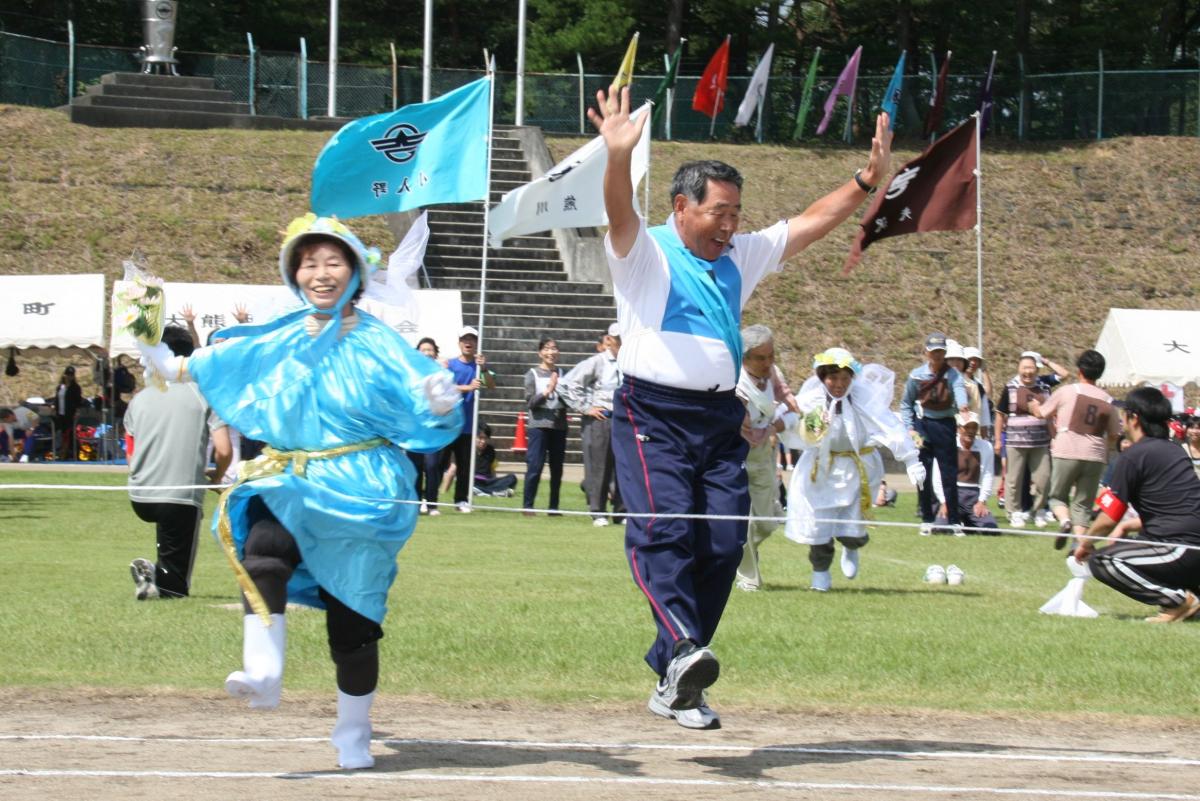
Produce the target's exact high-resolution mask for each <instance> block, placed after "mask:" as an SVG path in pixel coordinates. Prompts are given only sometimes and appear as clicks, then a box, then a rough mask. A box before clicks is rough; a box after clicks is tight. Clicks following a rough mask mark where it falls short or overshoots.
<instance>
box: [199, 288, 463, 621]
mask: <svg viewBox="0 0 1200 801" xmlns="http://www.w3.org/2000/svg"><path fill="white" fill-rule="evenodd" d="M355 314H357V315H358V317H359V323H358V326H357V327H355V328H354V329H353V330H351V331H350V332H349V333H348V334H346V335H345V336H343V337H333V336H324V335H322V336H318V337H315V338H314V337H311V336H310V335H309V334H308V333H307V332H306V331H305V327H304V315H297V314H295V313H293V314H292V315H288V316H289V317H290V318H291V319H290V321H287V322H286V324H283V325H281V326H280V327H278V328H275V329H274V330H267V331H266V332H265V333H257V331H256V333H257V335H254V336H237V335H236V333H237V332H236V330H234V331H231V332H230V333H231V334H234V338H231V339H227V340H225V341H224V342H220V343H218V344H217V345H214V346H212V347H208V348H201V349H199V350H197V351H196V352H195V353H194V354H193V355H192V356H191V357H189V359H188V363H187V370H188V372H189V373H190V374H191V376H192V377H193V379H194V380H195V381H196V383H197V384H198V385H199V388H200V391H201V392H202V393H203V394H204V397H205V398H206V399H207V400H208V402H209V404H210V405H211V406H212V408H213V411H215V412H216V413H217V414H218V415H219V416H220V417H221V419H222V420H224V421H225V422H227V423H228V424H229V425H230V426H232V427H233V428H234V429H236V430H238V431H240V432H241V433H242V434H244V435H245V436H247V437H250V438H251V439H258V440H262V441H264V442H266V443H267V444H268V445H270V446H271V447H273V448H276V449H278V450H306V451H315V450H323V449H326V448H334V447H337V446H340V445H350V444H354V443H358V442H362V441H364V440H368V439H371V438H373V437H383V438H385V439H387V440H388V441H389V442H390V443H391V444H390V445H382V446H379V447H376V448H371V449H369V450H363V451H356V452H353V453H349V454H345V455H343V456H337V457H334V458H331V459H312V460H309V461H308V463H307V467H306V475H305V477H301V476H297V475H294V474H293V472H292V467H291V466H289V467H288V468H287V470H286V471H285V472H284V473H283V474H281V475H277V476H271V477H268V478H264V479H259V480H257V481H251V482H247V483H245V484H242V485H241V486H240V487H238V488H237V490H235V491H234V494H233V496H231V497H230V499H229V502H228V510H229V517H230V522H231V524H232V527H233V534H234V541H235V542H236V543H237V548H238V556H239V558H241V557H242V556H243V555H244V554H243V548H244V545H245V541H246V536H247V534H248V533H249V526H248V520H247V516H246V511H247V504H248V502H249V501H250V499H251V498H252V497H254V496H256V495H257V496H259V497H260V498H262V500H263V501H264V502H265V503H266V505H267V507H268V508H269V509H270V510H271V512H272V513H273V514H274V515H275V516H276V517H277V518H278V519H279V522H280V523H281V524H282V525H283V526H284V528H286V529H287V530H288V531H289V532H290V533H291V534H292V536H293V537H294V538H295V540H296V544H297V546H298V547H299V549H300V554H301V557H302V560H303V561H302V563H301V564H300V566H299V567H298V568H297V570H296V572H295V573H294V574H293V576H292V578H291V580H290V581H289V582H288V598H289V599H290V600H292V601H295V602H298V603H302V604H306V605H309V606H315V607H318V608H322V607H323V606H324V605H323V604H322V603H321V601H320V599H319V598H318V595H317V588H318V587H324V588H325V590H326V591H327V592H329V593H330V594H332V595H333V596H334V597H335V598H337V599H338V600H340V601H341V602H342V603H344V604H346V605H347V606H349V607H350V608H351V609H353V610H354V611H356V612H358V613H359V614H361V615H363V616H364V617H367V618H370V619H371V620H373V621H375V622H377V623H380V622H382V621H383V618H384V615H385V614H386V613H387V594H388V589H389V588H390V587H391V585H392V581H393V580H395V578H396V557H397V555H398V554H399V552H400V549H401V548H402V547H404V543H405V542H407V541H408V538H409V537H410V536H411V535H412V531H413V528H414V527H415V526H416V520H417V507H416V505H415V504H405V503H401V504H397V503H393V502H392V501H393V500H395V499H401V500H415V499H416V493H415V492H414V490H413V477H414V471H413V467H412V462H411V461H409V459H408V457H407V456H406V455H405V453H404V451H406V450H412V451H417V452H433V451H437V450H439V449H441V448H443V447H445V446H446V445H447V444H449V443H450V442H452V441H453V440H454V439H455V438H456V437H457V436H458V434H459V432H460V430H461V429H462V413H461V411H460V410H459V409H458V408H455V409H454V410H452V411H451V412H450V413H449V414H446V415H435V414H433V413H432V412H431V411H430V409H429V403H428V401H427V399H426V397H425V394H424V391H423V387H422V382H423V381H424V379H425V378H426V377H427V376H429V375H430V374H431V373H434V372H436V371H438V370H440V369H443V368H441V367H439V365H438V364H437V363H436V362H435V361H434V360H432V359H430V358H428V357H426V356H424V355H423V354H421V353H418V352H417V351H416V350H414V349H413V348H412V347H411V346H410V345H409V344H408V343H407V342H405V341H404V340H403V338H401V337H400V335H399V334H397V333H396V332H395V331H393V330H392V329H391V328H389V327H388V326H387V325H385V324H384V323H382V322H381V321H379V320H378V319H377V318H375V317H372V316H371V315H369V314H367V313H366V312H363V311H355ZM281 322H283V320H282V319H281ZM264 328H266V326H264ZM258 330H261V329H258ZM325 333H331V332H325ZM213 532H214V534H215V532H216V520H215V519H214V520H213Z"/></svg>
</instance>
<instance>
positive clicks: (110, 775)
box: [0, 769, 1200, 801]
mask: <svg viewBox="0 0 1200 801" xmlns="http://www.w3.org/2000/svg"><path fill="white" fill-rule="evenodd" d="M3 777H26V778H56V779H63V778H82V779H93V778H95V779H287V780H292V781H295V780H307V779H312V780H322V779H333V780H336V781H342V782H344V781H365V782H458V783H491V784H505V783H511V784H598V785H634V786H639V785H640V786H659V787H664V786H673V787H726V788H757V789H761V790H855V791H860V792H861V791H873V792H882V793H897V792H906V793H941V794H951V793H974V794H986V795H998V796H1007V795H1017V796H1038V797H1045V798H1097V799H1164V800H1165V801H1200V795H1191V794H1185V793H1143V792H1128V791H1119V790H1066V789H1063V790H1056V789H1053V788H1046V787H984V786H962V785H940V784H875V783H860V782H800V781H789V780H785V779H682V778H681V779H668V778H655V777H650V776H530V775H522V774H507V775H506V774H487V773H458V774H450V773H384V772H374V773H372V772H365V771H355V772H348V771H336V772H315V773H281V772H270V771H244V772H243V771H184V770H19V769H18V770H11V769H9V770H0V778H3Z"/></svg>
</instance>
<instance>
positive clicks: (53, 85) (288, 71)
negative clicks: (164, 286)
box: [0, 32, 1200, 142]
mask: <svg viewBox="0 0 1200 801" xmlns="http://www.w3.org/2000/svg"><path fill="white" fill-rule="evenodd" d="M177 57H178V59H179V62H180V63H179V71H180V73H181V74H184V75H195V76H202V77H210V78H212V79H213V81H214V84H215V86H216V88H218V89H225V90H228V91H229V92H231V93H232V95H233V99H234V100H235V101H237V102H241V103H249V102H251V100H253V104H254V113H256V114H267V115H272V116H279V117H312V116H325V115H327V114H328V112H329V109H328V98H329V67H328V64H326V63H323V62H317V61H305V60H304V59H302V58H301V56H300V55H299V54H298V53H265V52H262V51H259V50H255V51H254V53H253V54H252V55H251V54H247V55H229V54H212V53H179V54H177ZM70 61H71V46H70V45H69V44H67V43H65V42H54V41H49V40H45V39H34V38H30V37H27V36H19V35H16V34H10V33H5V32H0V102H4V103H16V104H21V105H32V106H60V105H64V104H66V103H67V102H69V100H70V98H71V97H73V96H75V95H78V94H80V93H82V92H84V91H86V88H87V86H88V85H89V84H92V83H97V82H99V80H100V76H102V75H104V74H105V73H109V72H135V71H137V70H139V69H140V63H139V61H138V58H137V51H136V50H133V49H127V48H113V47H98V46H95V45H79V46H76V47H75V48H74V73H73V77H74V86H70V83H71V77H72V73H71V66H70ZM251 76H253V86H252V85H251ZM482 76H483V71H482V70H469V69H436V70H434V71H433V75H432V76H431V91H432V94H433V96H435V97H436V96H438V95H441V94H444V93H445V92H448V91H450V90H451V89H455V88H457V87H459V86H462V85H463V84H465V83H468V82H470V81H473V80H475V79H477V78H480V77H482ZM661 78H662V76H659V75H645V76H640V77H637V78H635V80H634V83H633V96H634V99H635V103H640V102H641V101H642V100H643V99H649V98H651V97H653V96H654V93H655V90H656V89H657V88H658V85H659V83H660V81H661ZM890 78H891V74H890V73H888V74H886V75H859V78H858V86H857V90H856V93H855V99H854V106H853V110H852V112H851V118H850V119H849V121H847V116H848V113H847V109H848V104H847V102H846V100H845V99H839V101H838V103H837V105H836V107H835V109H834V113H833V116H832V119H831V121H830V124H829V128H828V130H827V131H826V134H825V136H826V138H829V139H833V140H837V139H840V138H843V137H846V136H848V137H849V138H850V139H861V138H865V137H869V136H870V135H871V133H872V132H873V130H874V124H873V115H874V111H875V109H877V108H878V106H879V101H880V99H881V98H882V96H883V93H884V91H885V89H886V87H887V84H888V81H889V80H890ZM836 79H837V76H836V75H827V76H822V77H819V78H818V79H817V81H816V85H815V87H814V90H813V102H812V108H811V109H810V111H809V113H808V115H807V118H806V122H805V126H804V130H803V131H802V132H800V134H801V136H800V137H797V135H796V134H797V132H796V130H795V128H796V114H797V111H798V110H799V103H800V97H801V94H802V92H803V89H804V77H803V76H802V75H795V76H794V75H778V76H774V77H772V78H771V80H770V83H769V84H768V90H767V95H766V101H765V103H764V107H763V115H762V138H763V141H767V142H785V141H792V140H794V139H796V138H812V137H814V136H815V135H816V133H815V132H816V128H817V125H818V123H819V122H820V120H821V117H822V115H823V108H822V106H823V104H824V101H825V98H826V97H827V96H828V94H829V92H830V91H831V90H832V88H833V85H834V82H835V81H836ZM611 80H612V76H611V75H608V74H583V75H580V74H579V73H573V74H571V73H558V74H545V73H531V74H526V76H525V82H524V92H523V94H524V123H525V124H526V125H537V126H540V127H541V128H543V129H544V130H545V131H546V132H548V133H587V132H588V131H589V130H590V128H589V126H588V123H587V121H586V120H585V119H584V117H583V108H584V107H585V105H586V104H588V103H592V102H594V99H595V96H596V91H597V90H599V89H602V88H606V87H607V86H608V84H609V82H610V81H611ZM699 80H700V78H699V76H696V75H681V76H679V78H678V80H677V82H676V84H675V90H674V92H673V101H672V102H671V104H670V108H669V110H670V114H669V115H667V117H668V118H667V120H665V121H664V122H663V123H660V125H659V126H658V128H657V129H656V130H655V135H656V136H657V137H663V136H665V135H666V133H667V131H668V126H669V132H670V137H671V138H672V139H685V140H705V139H708V138H710V136H711V137H715V138H717V139H723V140H728V141H743V140H745V141H749V140H750V139H752V138H754V136H755V127H756V126H755V121H752V122H751V124H750V125H749V126H746V127H744V128H738V127H736V126H734V124H733V120H734V117H735V115H736V114H737V108H738V105H739V104H740V103H741V101H742V99H743V97H744V96H745V93H746V91H747V89H748V87H749V83H750V79H749V76H738V77H731V78H730V79H729V88H728V93H727V95H726V96H725V98H724V107H723V109H722V110H721V111H720V112H719V113H718V114H717V117H716V120H715V122H714V121H712V120H710V118H709V117H708V115H707V114H703V113H700V112H698V111H694V110H693V109H692V103H691V98H692V95H693V94H694V92H695V90H696V84H697V83H698V82H699ZM983 81H984V76H983V75H982V74H958V75H951V76H949V80H948V81H947V87H946V105H945V115H944V120H945V124H944V125H943V126H942V130H945V129H946V128H948V127H949V126H950V125H952V124H953V123H955V122H957V121H959V120H962V119H965V118H966V117H967V116H968V115H969V114H971V113H972V112H973V111H975V109H977V108H978V107H979V102H980V94H981V88H982V85H983ZM933 83H934V76H933V75H932V74H931V73H923V74H918V75H911V76H906V77H905V79H904V87H903V92H902V94H901V108H900V112H899V114H898V117H899V119H898V120H897V124H896V131H897V134H898V135H900V136H906V137H910V138H911V137H913V136H920V133H921V131H922V128H923V125H924V120H925V117H926V115H927V113H928V110H929V101H930V96H931V94H932V92H933ZM421 85H422V76H421V70H420V69H419V68H417V67H399V68H398V69H396V70H393V69H392V68H391V67H382V66H368V65H359V64H339V65H338V72H337V108H336V109H335V111H336V115H335V116H339V117H362V116H366V115H369V114H378V113H380V112H384V111H389V110H391V109H392V108H394V107H397V106H403V105H407V104H409V103H415V102H419V101H420V100H421ZM516 95H517V81H516V75H515V74H514V73H511V72H501V73H499V74H498V75H497V76H496V120H497V122H500V123H511V122H513V121H514V118H515V108H516ZM992 98H993V114H992V120H991V127H990V128H989V131H990V132H991V134H992V135H995V136H999V137H1004V138H1010V139H1018V140H1060V139H1096V138H1102V137H1112V136H1130V135H1133V136H1137V135H1157V136H1200V71H1196V70H1143V71H1128V70H1121V71H1105V70H1103V69H1101V68H1100V67H1099V65H1097V69H1095V70H1092V71H1081V72H1069V73H1052V74H1023V73H997V74H996V75H995V77H994V80H993V84H992Z"/></svg>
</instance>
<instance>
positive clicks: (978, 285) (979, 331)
mask: <svg viewBox="0 0 1200 801" xmlns="http://www.w3.org/2000/svg"><path fill="white" fill-rule="evenodd" d="M971 116H972V117H974V118H975V308H976V313H975V315H976V316H975V339H976V341H977V342H978V343H979V344H978V345H976V346H975V347H977V348H979V350H980V351H983V352H986V351H984V347H983V170H982V167H983V164H982V162H981V161H980V147H979V122H980V119H981V115H980V113H979V112H978V111H976V112H975V113H974V114H972V115H971Z"/></svg>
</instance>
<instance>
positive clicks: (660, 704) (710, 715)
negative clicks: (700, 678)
mask: <svg viewBox="0 0 1200 801" xmlns="http://www.w3.org/2000/svg"><path fill="white" fill-rule="evenodd" d="M661 690H662V683H661V682H659V685H658V686H657V687H655V688H654V692H652V693H650V702H649V703H648V704H647V705H646V706H647V708H649V710H650V711H651V712H653V713H654V714H656V715H658V716H659V717H662V718H669V719H671V720H674V721H675V722H676V723H678V724H679V725H680V726H683V727H684V728H685V729H719V728H721V718H720V716H718V715H717V713H716V712H714V711H713V710H712V707H710V706H709V705H708V704H707V703H706V702H705V698H704V693H700V704H699V705H698V706H695V707H692V708H691V709H671V707H670V706H669V705H668V704H667V702H666V700H664V697H663V695H662V691H661Z"/></svg>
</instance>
